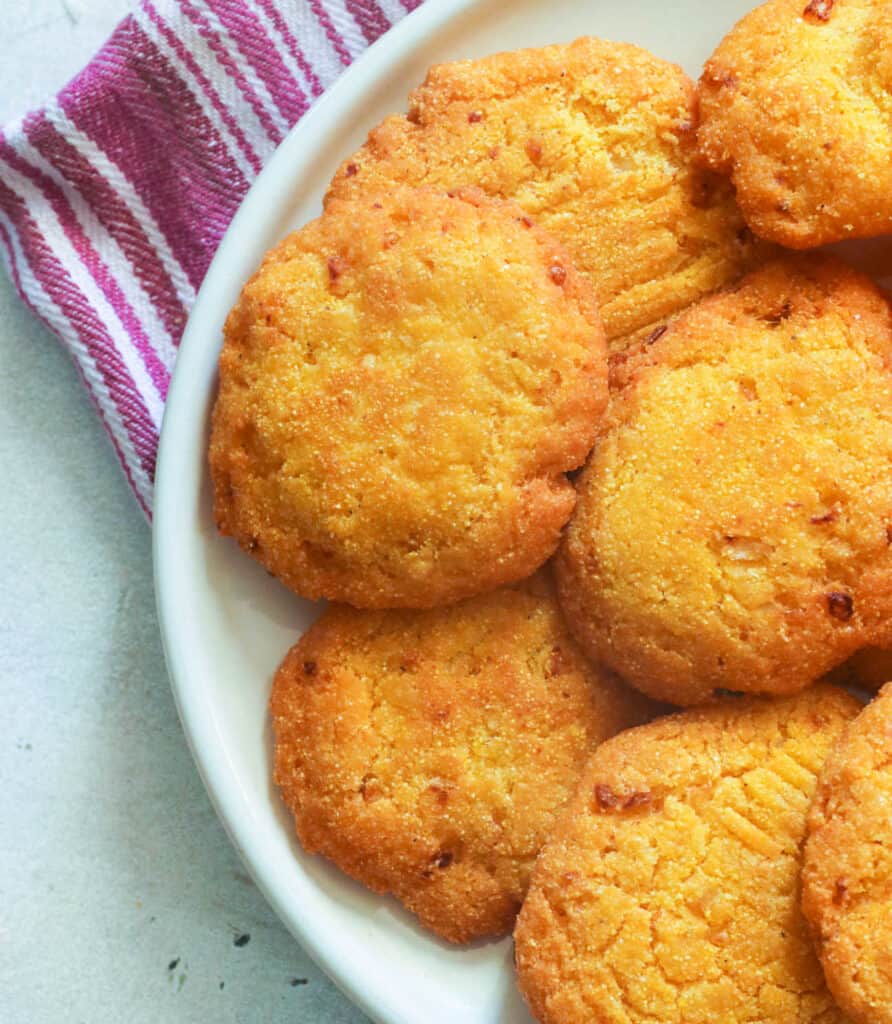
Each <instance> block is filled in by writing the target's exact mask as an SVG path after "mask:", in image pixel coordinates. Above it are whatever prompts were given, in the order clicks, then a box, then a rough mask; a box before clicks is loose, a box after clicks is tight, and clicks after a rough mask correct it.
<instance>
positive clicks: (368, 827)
mask: <svg viewBox="0 0 892 1024" xmlns="http://www.w3.org/2000/svg"><path fill="white" fill-rule="evenodd" d="M271 710H272V717H273V727H274V730H275V737H276V742H275V780H276V782H277V783H278V786H279V788H280V790H281V792H282V796H283V798H284V800H285V803H286V804H287V805H288V807H289V808H290V809H291V811H292V812H293V814H294V819H295V823H296V826H297V833H298V836H299V837H300V840H301V842H302V844H303V846H304V848H305V849H306V850H308V851H310V852H313V853H321V854H323V855H324V856H326V857H328V858H330V859H331V860H333V861H334V862H335V864H337V865H338V867H340V868H341V869H342V870H343V871H345V872H347V873H348V874H349V875H352V876H353V877H354V878H356V879H358V880H359V881H360V882H362V883H364V884H365V885H366V886H368V887H369V888H370V889H373V890H374V891H375V892H382V893H385V892H389V893H393V894H394V895H395V896H396V897H397V898H398V899H400V900H401V901H402V902H403V903H404V904H405V905H406V906H407V907H408V908H409V909H410V910H411V911H413V912H414V913H415V914H417V915H418V917H419V918H420V919H421V921H422V922H423V923H424V924H425V925H426V926H427V927H428V928H430V929H432V930H433V931H434V932H437V933H438V934H439V935H441V936H443V937H444V938H446V939H448V940H449V941H451V942H466V941H468V940H470V939H473V938H476V937H480V936H486V935H499V934H502V933H504V932H507V931H509V930H510V929H511V926H512V924H513V921H514V917H515V915H516V913H517V910H518V908H519V906H520V903H521V901H522V900H523V897H524V895H525V893H526V889H527V885H528V883H529V876H530V871H531V870H532V866H533V862H534V861H535V859H536V856H537V854H538V852H539V848H540V847H541V845H542V843H543V841H544V839H545V837H546V835H547V833H548V831H549V829H550V828H551V825H552V823H553V820H554V817H555V814H556V812H557V811H558V809H559V808H560V807H561V806H563V804H564V803H565V802H566V800H567V799H568V798H569V796H570V794H571V793H572V791H573V787H574V785H575V783H576V780H577V778H578V776H579V773H580V771H581V769H582V766H583V764H584V763H585V760H586V758H587V756H588V755H589V754H590V753H591V751H592V749H593V748H594V746H595V745H596V744H597V743H599V742H600V741H601V740H604V739H606V738H607V737H608V736H611V735H613V734H614V733H616V732H618V731H619V730H620V729H622V728H625V727H626V726H629V725H633V724H636V723H638V722H641V721H643V720H644V718H645V717H646V716H647V715H648V713H650V712H651V711H652V708H651V707H650V704H649V702H647V701H646V700H645V699H644V698H643V697H641V696H640V695H639V694H636V693H635V692H634V691H632V690H629V689H627V688H626V687H625V686H623V685H622V684H620V683H619V682H617V681H616V680H615V679H613V677H611V676H610V675H609V674H607V673H603V672H601V671H599V670H597V669H596V668H594V667H593V666H592V665H591V664H589V663H588V662H587V661H586V659H585V658H584V657H583V655H582V653H581V652H580V650H579V648H578V647H577V646H576V644H575V642H574V641H573V639H572V637H571V636H570V634H569V632H568V630H567V628H566V625H565V624H564V622H563V619H562V617H561V615H560V612H559V610H558V607H557V602H556V600H555V598H554V595H553V591H552V589H551V587H550V585H549V584H548V583H547V581H546V580H545V579H544V578H543V577H542V574H539V576H538V577H536V578H534V579H533V580H531V581H527V582H525V583H523V584H520V585H517V586H516V587H512V588H502V589H501V590H498V591H495V592H493V593H491V594H485V595H483V596H480V597H476V598H471V599H470V600H468V601H465V602H464V603H462V604H458V605H455V606H453V607H450V608H437V609H433V610H427V611H383V612H382V611H358V610H355V609H351V608H347V607H337V606H332V607H330V608H329V609H328V610H327V611H326V612H324V613H323V615H322V618H321V619H320V620H319V621H318V622H317V623H316V625H315V626H313V628H312V629H310V631H309V632H308V633H307V634H306V635H305V636H304V637H303V639H301V641H300V642H299V643H298V644H297V645H296V646H295V647H294V648H293V649H292V650H291V652H290V653H289V654H288V656H287V657H286V658H285V661H284V662H283V663H282V666H281V668H280V669H279V671H278V674H277V675H276V679H275V684H274V687H273V694H272V699H271Z"/></svg>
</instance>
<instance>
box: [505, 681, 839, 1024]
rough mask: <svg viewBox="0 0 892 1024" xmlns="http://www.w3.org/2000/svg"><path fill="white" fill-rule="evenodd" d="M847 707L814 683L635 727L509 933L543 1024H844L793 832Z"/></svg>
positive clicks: (549, 857)
mask: <svg viewBox="0 0 892 1024" xmlns="http://www.w3.org/2000/svg"><path fill="white" fill-rule="evenodd" d="M858 708H859V705H858V703H857V702H856V701H855V700H854V699H853V698H851V697H849V696H848V695H847V694H846V693H844V692H843V691H841V690H837V689H835V688H834V687H830V686H827V685H821V686H818V687H814V688H813V689H811V690H808V691H806V692H805V693H803V694H798V695H796V696H794V697H786V698H783V699H778V700H770V701H769V700H759V699H754V698H744V699H734V698H730V699H728V700H726V701H725V702H724V703H722V704H720V705H717V706H713V707H709V708H703V709H698V710H695V711H686V712H683V713H681V714H677V715H672V716H670V717H669V718H663V719H660V720H658V721H656V722H653V723H651V724H649V725H645V726H641V727H640V728H637V729H632V730H630V731H629V732H625V733H622V734H620V735H619V736H616V737H615V738H614V739H612V740H609V741H608V742H607V743H604V744H603V745H602V746H601V747H599V748H598V750H597V751H596V752H595V754H594V755H593V757H592V758H591V760H590V762H589V764H588V766H587V767H586V769H585V771H584V773H583V776H582V780H581V782H580V784H579V787H578V789H577V791H576V795H575V796H574V797H573V799H572V801H571V802H570V804H569V805H568V807H567V809H566V811H565V812H564V813H563V814H562V815H561V817H560V818H559V820H558V823H557V825H556V827H555V830H554V832H553V834H552V836H551V838H550V839H549V841H548V843H547V844H546V846H545V848H544V849H543V851H542V855H541V857H540V859H539V861H538V863H537V865H536V869H535V871H534V873H533V880H532V884H531V887H530V892H529V895H528V897H527V899H526V902H525V903H524V905H523V909H522V910H521V913H520V916H519V918H518V921H517V927H516V930H515V936H514V937H515V957H516V962H517V969H518V980H519V982H520V986H521V990H522V991H523V993H524V996H525V997H526V999H527V1001H528V1003H529V1005H530V1008H531V1009H532V1012H533V1014H534V1015H535V1016H536V1017H537V1019H538V1020H539V1021H541V1022H542V1024H590V1022H592V1021H597V1022H598V1024H652V1022H654V1021H659V1022H660V1024H695V1022H701V1024H717V1022H721V1024H744V1022H747V1024H750V1022H758V1024H843V1021H844V1017H843V1015H842V1014H841V1013H840V1011H839V1010H838V1009H837V1008H836V1007H835V1006H834V1005H833V1002H832V1000H831V998H830V994H829V993H828V992H827V990H826V987H825V985H824V981H823V978H822V976H821V968H820V965H819V964H818V962H817V958H816V957H815V954H814V951H813V949H812V946H811V942H810V939H809V935H808V929H807V926H806V924H805V921H804V920H803V918H802V915H801V912H800V910H799V906H798V876H799V871H800V866H801V844H802V841H803V839H804V836H805V819H806V815H807V813H808V807H809V803H810V801H811V798H812V794H813V792H814V788H815V784H816V781H817V774H818V772H819V770H820V767H821V764H822V762H823V759H824V757H825V755H826V752H827V750H828V749H829V747H830V744H831V743H832V742H833V740H834V739H835V738H836V737H837V736H838V735H839V733H840V732H841V730H842V728H843V726H844V724H845V722H846V721H848V720H850V719H851V718H853V717H854V716H855V714H857V711H858Z"/></svg>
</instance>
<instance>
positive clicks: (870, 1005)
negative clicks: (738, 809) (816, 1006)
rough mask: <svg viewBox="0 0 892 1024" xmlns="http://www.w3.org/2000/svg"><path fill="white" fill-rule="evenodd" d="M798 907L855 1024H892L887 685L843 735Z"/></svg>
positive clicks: (829, 771)
mask: <svg viewBox="0 0 892 1024" xmlns="http://www.w3.org/2000/svg"><path fill="white" fill-rule="evenodd" d="M808 830H809V836H808V842H807V843H806V846H805V865H804V868H803V875H802V907H803V910H804V911H805V916H806V918H807V919H808V920H809V922H810V923H811V925H812V928H813V931H814V937H815V941H816V943H817V946H818V954H819V956H820V958H821V963H822V964H823V967H824V974H825V976H826V978H827V984H828V985H829V987H830V991H831V992H832V993H833V995H834V997H835V998H836V1000H837V1002H838V1003H839V1005H840V1006H841V1007H842V1008H843V1009H844V1010H845V1011H846V1013H848V1014H850V1016H851V1017H852V1019H853V1020H854V1021H857V1022H858V1024H889V1022H890V1021H892V686H886V687H884V688H883V690H882V691H881V692H880V695H879V697H877V698H876V699H875V700H874V701H873V703H871V704H869V705H868V706H867V707H866V708H865V709H864V711H862V712H861V714H860V715H859V716H858V717H857V719H855V721H854V722H852V723H851V724H850V725H849V726H848V728H847V729H846V732H845V734H844V735H843V737H842V738H841V740H840V741H839V742H838V744H837V745H836V747H835V748H834V750H833V751H832V752H831V754H830V756H829V757H828V759H827V763H826V764H825V765H824V770H823V772H822V773H821V777H820V781H819V783H818V792H817V795H816V797H815V802H814V806H813V807H812V811H811V815H810V817H809V821H808Z"/></svg>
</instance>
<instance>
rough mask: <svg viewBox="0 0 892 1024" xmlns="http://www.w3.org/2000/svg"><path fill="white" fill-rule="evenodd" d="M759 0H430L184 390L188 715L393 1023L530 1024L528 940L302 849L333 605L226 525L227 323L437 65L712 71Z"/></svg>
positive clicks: (394, 41) (180, 528) (291, 160)
mask: <svg viewBox="0 0 892 1024" xmlns="http://www.w3.org/2000/svg"><path fill="white" fill-rule="evenodd" d="M750 6H752V4H751V3H750V2H749V0H723V2H721V3H716V2H715V0H673V2H671V3H664V2H661V0H428V2H427V3H425V4H424V6H423V7H421V8H420V9H418V10H417V11H416V12H415V13H414V14H412V15H411V16H409V17H408V18H407V19H406V20H404V21H403V22H401V23H400V24H399V25H398V26H397V27H396V28H395V29H393V30H392V31H391V32H390V33H388V34H387V36H385V37H384V38H383V39H382V40H381V41H380V42H379V43H378V44H376V45H375V46H374V47H372V48H371V50H369V51H368V52H367V53H366V54H365V55H364V56H363V57H362V58H361V59H360V60H359V61H358V62H357V63H356V64H355V65H354V66H353V67H352V68H351V69H350V70H349V71H347V73H346V74H345V75H344V76H343V77H342V78H341V79H340V80H339V81H338V82H337V84H336V85H335V86H334V88H332V89H331V90H330V91H329V92H328V93H327V95H326V96H325V97H324V98H323V99H321V100H320V101H319V103H318V104H317V105H316V106H315V107H314V108H313V110H312V111H311V112H310V113H309V114H308V115H307V116H306V117H305V118H304V119H303V120H302V121H301V123H300V124H299V125H298V127H297V128H295V129H294V131H293V132H292V133H291V134H290V135H289V137H288V138H287V139H286V141H285V142H284V144H283V145H282V146H281V148H280V149H279V151H278V152H277V153H276V155H275V157H274V158H273V159H272V160H271V161H270V164H269V166H268V167H267V168H266V169H265V170H264V172H263V174H261V175H260V177H259V178H258V179H257V182H256V183H255V185H254V187H253V188H252V189H251V191H250V193H249V194H248V196H247V198H246V199H245V202H244V204H243V205H242V207H241V210H240V211H239V213H238V215H237V216H236V218H235V220H234V221H233V223H232V226H231V227H230V229H229V231H228V233H227V235H226V237H225V238H224V240H223V243H222V245H221V246H220V249H219V252H218V254H217V256H216V258H215V260H214V262H213V264H212V266H211V268H210V271H209V273H208V275H207V279H206V280H205V282H204V284H203V286H202V288H201V292H200V294H199V296H198V301H197V303H196V305H195V309H194V311H193V313H192V316H191V318H190V320H189V325H188V328H187V330H186V334H185V337H184V339H183V343H182V346H181V349H180V353H179V358H178V360H177V366H176V373H175V374H174V378H173V384H172V387H171V390H170V397H169V400H168V404H167V412H166V415H165V417H164V430H163V433H162V439H161V452H160V458H159V464H158V473H157V490H156V505H155V573H156V588H157V595H158V606H159V615H160V620H161V630H162V634H163V638H164V645H165V650H166V653H167V662H168V667H169V670H170V675H171V679H172V682H173V689H174V694H175V696H176V700H177V704H178V706H179V711H180V717H181V718H182V721H183V726H184V728H185V730H186V735H187V736H188V739H189V743H190V745H191V747H192V752H193V754H194V756H195V760H196V763H197V765H198V768H199V771H200V772H201V775H202V777H203V779H204V782H205V785H206V786H207V789H208V792H209V793H210V796H211V799H212V800H213V802H214V805H215V806H216V808H217V812H218V814H219V815H220V818H221V819H222V821H223V823H224V825H225V826H226V829H227V831H228V832H229V835H230V837H231V839H232V842H233V843H234V845H235V847H236V848H237V850H238V851H239V853H240V854H241V856H242V858H243V859H244V862H245V864H246V865H247V867H248V869H249V870H250V871H251V873H252V875H253V876H254V879H255V880H256V882H257V884H258V886H259V887H260V889H261V890H262V891H263V893H264V894H265V896H266V898H267V899H268V900H269V902H270V903H271V904H272V906H273V907H274V909H275V910H276V912H277V913H278V914H279V916H280V917H281V918H282V920H283V921H284V922H285V924H286V925H287V926H288V928H289V929H290V930H291V931H292V932H293V933H294V935H295V936H296V937H297V938H298V939H299V940H300V941H301V942H302V943H303V944H304V946H305V947H306V948H307V949H308V950H309V952H310V953H311V954H312V955H313V956H314V957H315V958H316V959H317V960H318V962H319V963H320V964H321V966H322V967H323V968H324V969H325V970H326V971H327V972H328V973H329V974H330V975H331V976H332V978H334V980H335V981H336V982H337V983H338V984H339V985H340V986H341V987H342V988H343V989H344V990H345V991H346V992H347V994H348V995H349V996H350V997H351V998H352V999H353V1000H354V1001H355V1002H356V1003H357V1004H359V1006H361V1007H362V1008H363V1009H364V1010H365V1011H366V1012H367V1013H368V1014H369V1015H370V1016H371V1017H373V1018H374V1019H376V1020H377V1021H380V1022H381V1024H458V1022H461V1024H525V1022H529V1020H530V1018H529V1016H528V1014H527V1012H526V1010H525V1008H524V1006H523V1003H522V1000H521V999H520V997H519V996H518V995H517V993H516V991H515V987H514V982H513V978H512V970H511V946H510V942H509V941H507V940H505V941H502V942H498V943H488V944H481V945H477V946H475V947H473V948H470V949H465V950H459V949H454V948H451V947H447V946H446V945H445V944H443V943H440V942H438V941H437V940H436V939H434V938H432V937H431V936H429V935H428V934H426V933H425V932H424V931H422V930H421V929H420V928H419V927H418V926H417V925H416V924H415V922H414V919H413V918H411V917H410V916H409V915H408V914H406V913H405V912H404V911H402V909H401V908H400V907H399V906H398V905H397V904H396V903H395V902H393V901H392V900H389V899H382V898H379V897H375V896H372V895H371V894H369V893H367V892H366V891H365V890H364V889H362V888H361V887H360V886H358V885H356V884H354V883H353V882H351V881H350V880H349V879H347V878H345V877H343V876H342V875H341V874H340V873H339V872H337V871H336V870H335V869H333V868H331V867H330V866H329V865H327V864H326V863H323V862H322V861H321V860H320V859H318V858H315V857H307V856H306V855H304V854H303V853H302V851H301V850H300V848H299V846H298V845H297V842H296V840H295V839H294V838H293V829H292V825H291V822H290V820H289V818H288V816H287V815H286V813H285V811H284V809H283V807H282V806H281V804H280V803H279V800H278V798H277V795H276V793H275V791H274V789H273V787H272V783H271V781H270V734H269V727H268V723H267V717H266V700H267V695H268V693H269V685H270V680H271V677H272V673H273V671H274V669H275V667H276V665H277V664H278V662H279V660H280V658H281V657H282V655H283V654H284V653H285V651H286V650H287V649H288V647H290V646H291V644H292V643H294V641H295V640H296V639H297V638H298V636H299V634H300V633H301V631H302V630H304V629H306V627H307V626H308V625H309V623H310V622H311V621H312V619H313V618H314V617H315V615H316V613H317V611H318V609H317V608H316V607H314V606H312V605H310V604H308V603H307V602H304V601H301V600H299V599H298V598H296V597H294V596H293V595H292V594H290V593H288V592H287V591H286V590H285V589H284V588H283V587H282V586H280V585H279V584H278V583H277V582H276V581H274V580H273V579H271V578H270V577H269V576H268V575H267V574H266V573H265V572H264V571H263V570H262V569H260V568H259V567H258V566H256V565H254V564H253V563H252V562H251V561H250V560H249V559H248V558H246V557H245V556H244V555H243V554H242V553H241V552H240V551H239V550H238V549H237V548H236V546H235V544H234V543H232V542H230V541H225V540H222V539H220V538H218V537H217V536H216V534H215V530H214V524H213V519H212V516H211V491H210V483H209V479H208V472H207V467H206V462H205V448H206V443H207V430H208V414H209V410H210V404H211V400H212V396H213V388H214V380H215V374H216V360H217V354H218V351H219V348H220V342H221V329H222V325H223V321H224V319H225V317H226V314H227V312H228V311H229V309H230V307H231V306H232V305H233V303H234V302H235V300H236V297H237V296H238V293H239V290H240V288H241V286H242V284H243V282H244V281H245V280H246V279H247V278H248V276H249V275H250V274H251V272H252V271H253V269H254V267H255V265H256V264H257V263H258V262H259V261H260V258H261V257H262V255H263V253H264V252H265V251H266V250H267V249H268V248H270V246H272V245H273V244H274V243H275V242H277V241H278V240H279V239H280V238H281V237H282V236H283V235H284V234H286V233H287V232H288V231H289V230H291V229H293V228H295V227H297V226H299V225H300V224H303V223H305V222H306V221H307V220H310V219H311V218H313V217H314V216H316V214H317V213H318V212H319V210H320V204H321V198H322V195H323V192H324V190H325V187H326V184H327V183H328V181H329V179H330V178H331V176H332V174H333V173H334V171H335V169H336V167H337V166H338V164H339V163H340V161H341V159H342V158H343V157H345V156H347V155H348V154H349V153H350V152H352V151H353V150H354V149H355V148H356V147H357V146H358V145H359V144H360V143H361V142H362V141H363V139H364V137H365V134H366V132H367V131H368V129H370V128H371V127H372V126H373V125H375V124H376V123H377V122H378V121H380V120H381V119H382V118H383V117H384V116H385V115H386V114H389V113H392V112H394V111H400V110H404V109H405V104H406V96H407V94H408V92H409V90H410V89H411V88H412V87H413V86H414V85H416V84H417V83H418V82H420V81H421V79H422V78H423V77H424V74H425V71H426V70H427V68H428V67H429V65H431V64H433V63H435V62H437V61H442V60H451V59H455V58H461V57H474V56H481V55H483V54H486V53H491V52H494V51H497V50H504V49H512V48H515V47H521V46H540V45H544V44H546V43H552V42H564V41H569V40H571V39H573V38H575V37H576V36H579V35H597V36H603V37H605V38H608V39H615V40H623V41H628V42H634V43H639V44H640V45H642V46H645V47H647V48H648V49H650V50H652V51H653V52H654V53H656V54H657V55H659V56H660V57H665V58H668V59H670V60H673V61H677V62H678V63H680V64H682V65H683V66H684V67H685V68H686V70H687V71H688V72H689V73H690V74H691V75H692V76H694V77H696V76H697V74H699V70H700V65H701V63H702V61H703V60H704V59H705V58H706V57H707V56H708V55H709V53H710V52H711V51H712V49H713V48H714V46H715V44H716V43H717V42H718V41H719V39H720V38H721V37H722V35H724V33H725V32H726V31H727V30H728V29H729V28H730V27H731V25H732V24H733V23H734V22H735V21H736V19H737V18H739V17H740V16H741V15H742V14H744V13H745V12H746V10H748V9H749V7H750Z"/></svg>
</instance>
